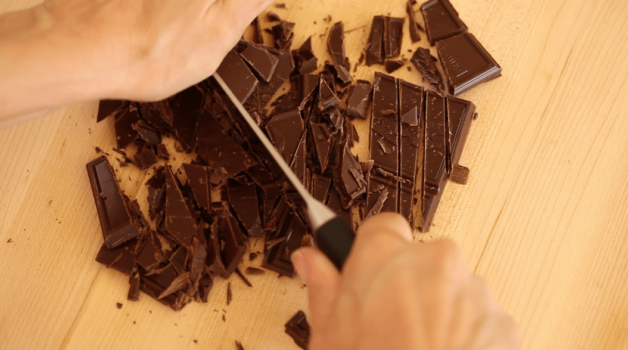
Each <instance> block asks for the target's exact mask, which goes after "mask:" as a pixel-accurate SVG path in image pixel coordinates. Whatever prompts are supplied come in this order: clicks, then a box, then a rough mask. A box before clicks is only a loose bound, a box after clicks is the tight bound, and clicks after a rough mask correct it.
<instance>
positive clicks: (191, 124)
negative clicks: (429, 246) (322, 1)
mask: <svg viewBox="0 0 628 350" xmlns="http://www.w3.org/2000/svg"><path fill="white" fill-rule="evenodd" d="M406 9H407V13H408V15H409V21H410V37H411V39H412V41H413V42H418V41H419V40H420V34H419V33H420V31H424V32H425V33H426V34H427V38H428V41H429V42H430V43H431V45H435V46H436V50H437V52H438V59H437V58H435V57H433V56H432V55H431V53H430V50H429V48H418V49H417V50H416V52H415V53H414V55H413V56H412V59H411V62H412V63H413V64H414V65H415V66H416V68H417V69H418V70H419V72H421V74H422V75H423V77H424V79H425V80H424V81H426V82H428V83H429V84H426V85H427V87H423V86H419V85H416V84H412V83H410V82H407V81H404V80H402V79H398V78H395V77H393V76H391V75H387V74H384V73H380V72H377V73H375V77H374V80H373V82H372V83H371V82H369V81H365V80H357V81H355V82H354V79H353V77H352V75H351V74H350V70H351V65H350V62H349V59H348V58H347V56H346V54H345V45H344V27H343V23H342V22H337V23H335V24H333V26H332V27H331V30H330V32H329V37H328V50H329V53H330V54H331V56H332V57H333V62H331V63H330V62H325V64H324V65H322V67H321V65H319V61H318V59H317V57H316V56H315V55H314V53H313V51H312V45H311V38H310V39H308V40H306V41H305V42H304V43H303V45H301V47H299V48H298V49H295V50H292V51H288V50H289V48H290V46H291V43H292V38H293V36H294V35H293V30H294V28H295V24H294V23H290V22H287V21H285V20H281V18H280V17H279V16H278V15H276V14H272V15H270V14H269V15H270V17H269V18H270V19H271V20H273V21H279V23H278V24H276V25H275V26H273V27H272V28H271V29H270V30H268V29H267V32H270V33H272V34H273V37H274V41H273V45H274V46H273V47H268V46H265V45H264V42H263V36H262V28H261V24H260V21H259V19H257V20H256V21H255V22H254V23H253V26H254V29H255V34H254V40H253V41H252V42H247V41H240V42H239V43H238V44H237V45H236V46H235V47H234V48H233V49H232V50H231V51H230V52H229V53H228V54H227V56H226V57H225V59H224V61H223V62H222V64H221V65H220V67H219V68H218V72H219V74H220V76H221V77H222V78H223V79H224V80H225V82H226V83H227V85H228V86H229V87H230V88H231V90H232V91H233V92H234V94H235V96H236V97H237V98H238V99H239V101H240V102H241V103H242V104H243V105H244V106H245V108H246V109H247V111H248V112H249V113H250V114H251V116H253V118H254V119H255V120H256V122H257V123H258V124H259V126H260V127H261V128H262V130H264V131H265V133H266V134H267V136H268V137H269V139H270V140H271V142H272V143H273V145H274V146H275V147H276V149H277V150H278V151H279V153H280V154H281V155H282V156H283V157H284V159H285V160H286V161H287V162H288V163H289V164H290V166H291V168H292V169H293V171H294V172H295V173H296V175H297V176H298V178H299V180H301V182H302V183H303V184H304V186H305V187H306V189H308V190H309V191H310V192H311V193H312V195H313V196H314V197H315V198H317V199H319V200H320V201H322V202H324V203H326V204H327V205H328V206H329V207H330V208H331V209H332V210H334V211H335V212H337V213H338V215H339V216H340V217H342V218H344V219H345V220H346V221H347V222H348V223H349V224H350V225H351V226H352V227H354V228H357V227H358V225H359V223H360V222H362V221H363V220H365V219H367V218H369V217H371V216H373V215H376V214H378V213H380V212H382V211H392V212H397V213H400V214H402V215H403V216H404V217H406V218H407V219H408V220H409V221H410V222H411V223H413V224H414V225H415V227H417V228H419V229H420V230H421V231H422V232H427V231H428V230H429V229H430V225H431V223H432V219H433V218H434V214H435V212H436V209H437V207H438V204H439V202H440V199H441V197H442V194H443V192H444V188H445V185H446V184H447V179H452V180H453V181H456V182H458V183H463V184H464V183H466V182H467V179H468V175H469V170H468V169H467V168H465V167H463V166H461V165H459V164H458V162H459V160H460V156H461V154H462V151H463V148H464V145H465V142H466V138H467V135H468V133H469V128H470V125H471V122H472V120H473V119H474V116H475V105H474V104H473V103H471V102H470V101H466V100H463V99H460V98H458V97H454V96H457V95H459V94H461V93H462V92H464V91H467V90H469V89H471V88H472V87H474V86H476V85H478V84H480V83H482V82H485V81H488V80H490V79H493V78H495V77H497V76H499V75H500V74H501V68H500V67H499V65H498V64H497V63H496V62H495V61H494V60H493V58H492V57H491V56H490V54H489V53H488V52H487V51H486V50H485V49H484V48H483V46H482V45H481V44H480V43H479V42H478V41H477V39H476V38H475V37H474V36H473V35H472V34H470V33H468V31H467V26H466V25H465V24H464V23H463V22H462V21H461V20H460V18H459V17H458V13H457V12H456V11H455V10H454V8H453V7H452V5H451V4H450V3H449V1H448V0H430V1H428V2H426V3H424V4H422V6H421V13H422V14H423V20H424V24H425V30H423V27H422V26H421V25H420V24H419V23H418V22H417V18H415V12H414V9H413V2H412V1H408V3H407V4H406ZM404 21H405V19H404V18H395V17H389V16H375V17H374V18H373V22H372V26H371V30H370V34H369V37H368V43H367V46H366V48H365V52H364V55H363V57H362V59H361V60H360V61H362V60H363V59H365V61H366V64H367V65H369V66H370V65H374V64H380V65H384V66H385V67H386V69H387V71H388V72H392V71H394V70H396V69H398V68H400V67H402V66H403V65H404V64H405V61H404V60H402V59H397V58H398V57H399V56H400V53H401V44H402V38H403V31H402V28H403V25H404ZM320 68H322V69H320ZM317 71H318V73H316V72H317ZM284 83H289V85H290V89H289V90H288V91H287V92H286V93H284V94H281V95H280V96H276V95H278V94H280V93H279V90H280V88H281V87H282V86H283V85H284ZM108 117H109V118H115V132H116V141H117V145H116V146H117V147H116V148H114V150H115V151H116V152H117V153H118V154H119V155H120V156H121V158H116V159H117V160H118V162H119V165H120V166H128V165H129V164H133V165H135V166H137V167H138V168H140V169H148V168H152V170H151V171H152V172H153V176H152V177H151V178H150V179H149V180H148V181H147V182H146V183H145V186H146V187H147V190H148V198H147V199H148V204H149V210H148V213H147V214H148V216H146V215H145V214H144V213H142V211H141V210H140V206H139V204H138V202H137V200H130V199H129V198H128V197H127V196H126V195H125V194H124V192H123V191H121V190H120V187H119V185H118V182H117V179H116V176H115V172H114V170H113V169H112V167H111V164H110V163H109V160H108V158H107V157H106V156H104V155H103V156H101V157H99V158H97V159H95V160H93V161H92V162H90V163H89V164H87V169H88V173H89V178H90V181H91V184H92V189H93V194H94V199H95V201H96V206H97V209H98V214H99V217H100V222H101V226H102V231H103V237H104V244H103V246H102V248H101V249H100V251H99V253H98V256H97V257H96V260H97V261H98V262H100V263H102V264H105V265H107V266H109V267H112V268H114V269H117V270H119V271H121V272H123V273H125V274H128V275H129V276H130V285H131V287H130V290H129V295H128V298H129V299H130V300H138V299H139V296H140V291H143V292H144V293H146V294H148V295H150V296H151V297H153V298H155V299H157V300H159V301H160V302H162V303H164V304H165V305H168V306H170V307H172V308H173V309H175V310H180V309H181V308H182V307H184V306H185V305H186V304H187V303H189V302H190V301H192V300H195V301H200V302H205V301H207V296H208V294H209V292H210V291H211V288H212V285H213V279H214V278H217V277H221V278H225V279H226V278H229V276H230V275H231V274H232V273H233V272H234V271H236V269H237V266H238V264H239V263H240V261H241V260H242V259H243V257H244V256H245V254H246V253H247V249H248V248H247V246H248V241H249V240H250V239H252V238H254V237H259V238H260V239H264V240H265V251H264V253H263V254H264V259H263V263H262V266H263V267H264V268H266V269H269V270H272V271H275V272H277V273H279V274H280V275H285V276H289V277H293V276H294V274H295V270H294V267H293V266H292V264H291V262H290V255H291V253H292V252H294V251H295V250H296V249H298V248H299V247H301V246H303V245H311V244H312V237H311V236H310V235H311V232H310V231H309V228H308V225H307V224H306V221H305V220H304V219H305V217H304V212H303V203H302V200H301V199H300V198H299V196H298V195H297V194H296V192H295V191H294V189H293V188H292V186H291V185H290V184H289V183H288V182H287V181H286V179H285V176H284V174H283V173H282V172H281V171H280V170H279V168H278V166H277V165H276V164H275V163H274V161H273V160H272V158H271V157H270V155H269V153H268V152H267V151H266V150H265V149H264V147H263V145H262V144H261V143H260V141H259V140H258V139H257V138H256V137H255V135H254V133H253V131H252V130H251V129H250V128H249V127H248V125H247V123H246V122H244V120H243V117H242V116H241V115H240V114H239V112H238V111H237V109H236V108H235V106H234V105H233V104H232V102H231V101H230V100H229V98H228V97H227V96H226V95H225V94H224V92H223V91H222V90H221V89H220V87H219V86H218V85H217V83H216V82H215V81H214V80H213V78H212V77H209V78H207V79H206V80H205V81H203V82H201V83H199V84H197V85H196V86H192V87H190V88H188V89H186V90H184V91H182V92H180V93H178V94H176V95H175V96H173V97H171V98H169V99H167V100H164V101H160V102H155V103H138V102H130V101H111V100H103V101H101V102H100V106H99V111H98V122H100V121H102V120H104V119H105V118H108ZM356 118H359V119H365V120H369V121H370V129H369V135H368V140H365V141H367V142H368V150H369V155H370V156H369V158H368V159H363V160H360V159H358V157H357V156H356V155H355V154H354V153H353V152H352V148H353V147H354V145H355V144H356V143H358V142H360V138H359V135H358V133H357V131H356V129H355V127H354V126H353V120H355V119H356ZM164 137H171V138H174V139H175V140H176V142H177V147H176V151H177V152H179V153H186V154H189V155H191V159H195V160H194V161H191V162H190V163H185V164H183V166H182V167H181V168H180V169H172V168H171V166H170V165H168V160H169V159H170V157H171V155H170V154H169V152H168V150H167V149H166V147H165V146H164V144H162V138H164ZM129 148H136V151H135V154H134V155H133V156H132V157H130V156H128V155H127V152H130V151H129V150H128V149H129ZM415 209H416V210H415ZM415 211H416V212H417V213H420V215H416V217H415V215H414V213H415ZM253 254H254V253H253ZM257 270H258V269H257ZM259 271H261V270H259ZM237 272H239V270H237ZM240 275H241V273H240ZM290 324H294V325H292V326H290V327H289V325H290ZM286 327H287V331H289V332H288V333H290V334H291V335H292V336H293V337H295V340H296V341H297V342H298V343H299V345H301V346H302V347H304V348H305V347H306V345H307V336H306V335H307V334H309V326H307V321H305V315H304V314H302V312H301V314H297V315H295V318H293V320H292V321H291V322H289V324H288V325H286Z"/></svg>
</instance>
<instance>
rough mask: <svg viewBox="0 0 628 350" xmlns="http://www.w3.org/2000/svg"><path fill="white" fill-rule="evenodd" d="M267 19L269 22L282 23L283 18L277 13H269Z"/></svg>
mask: <svg viewBox="0 0 628 350" xmlns="http://www.w3.org/2000/svg"><path fill="white" fill-rule="evenodd" d="M266 18H268V21H269V22H279V21H281V17H279V15H278V14H276V13H274V12H272V11H269V12H268V13H267V14H266Z"/></svg>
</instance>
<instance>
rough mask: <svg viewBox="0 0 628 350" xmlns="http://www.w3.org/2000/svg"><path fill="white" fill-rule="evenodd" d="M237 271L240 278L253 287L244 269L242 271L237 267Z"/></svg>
mask: <svg viewBox="0 0 628 350" xmlns="http://www.w3.org/2000/svg"><path fill="white" fill-rule="evenodd" d="M235 273H236V275H237V276H238V277H240V279H241V280H242V282H244V284H246V285H247V286H249V287H251V288H252V287H253V285H252V284H251V282H250V281H249V280H248V279H247V278H246V277H245V276H244V274H243V273H242V271H240V269H239V268H237V267H236V269H235Z"/></svg>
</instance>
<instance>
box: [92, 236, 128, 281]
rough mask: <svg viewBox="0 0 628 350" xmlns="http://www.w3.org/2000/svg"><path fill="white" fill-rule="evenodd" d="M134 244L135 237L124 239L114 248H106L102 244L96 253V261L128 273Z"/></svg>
mask: <svg viewBox="0 0 628 350" xmlns="http://www.w3.org/2000/svg"><path fill="white" fill-rule="evenodd" d="M135 246H137V239H132V240H129V241H126V242H125V243H123V244H121V245H119V246H116V247H115V248H107V245H105V244H103V245H102V247H100V250H99V251H98V255H96V261H98V262H99V263H101V264H103V265H105V266H107V267H110V268H113V269H116V270H118V271H120V272H122V273H124V274H126V275H128V274H130V273H131V271H133V265H134V252H135Z"/></svg>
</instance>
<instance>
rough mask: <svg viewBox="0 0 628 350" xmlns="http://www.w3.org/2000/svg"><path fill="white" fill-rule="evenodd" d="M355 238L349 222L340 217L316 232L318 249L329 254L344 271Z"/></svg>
mask: <svg viewBox="0 0 628 350" xmlns="http://www.w3.org/2000/svg"><path fill="white" fill-rule="evenodd" d="M354 239H355V233H353V230H352V229H351V227H350V226H349V224H347V222H346V221H345V220H344V219H341V218H339V217H335V218H333V219H331V220H330V221H329V222H327V223H326V224H325V225H323V226H321V228H319V229H318V230H317V231H316V232H315V234H314V241H315V242H316V245H317V246H318V249H320V250H321V251H322V252H323V253H325V255H327V257H328V258H329V260H331V262H332V263H334V265H336V267H337V268H338V270H339V271H342V266H343V265H344V263H345V260H347V256H348V255H349V251H351V246H352V245H353V240H354Z"/></svg>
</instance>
